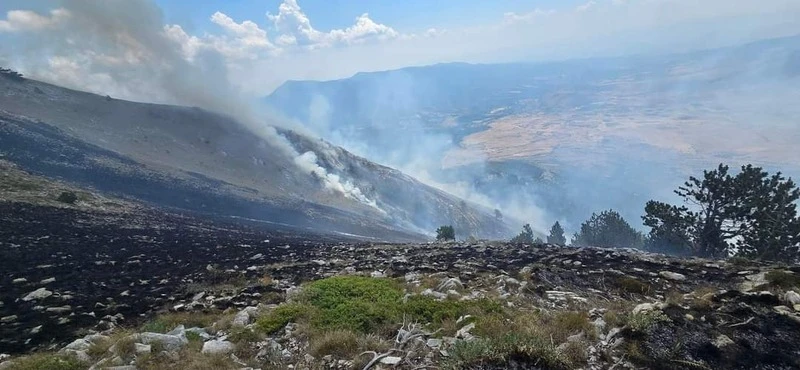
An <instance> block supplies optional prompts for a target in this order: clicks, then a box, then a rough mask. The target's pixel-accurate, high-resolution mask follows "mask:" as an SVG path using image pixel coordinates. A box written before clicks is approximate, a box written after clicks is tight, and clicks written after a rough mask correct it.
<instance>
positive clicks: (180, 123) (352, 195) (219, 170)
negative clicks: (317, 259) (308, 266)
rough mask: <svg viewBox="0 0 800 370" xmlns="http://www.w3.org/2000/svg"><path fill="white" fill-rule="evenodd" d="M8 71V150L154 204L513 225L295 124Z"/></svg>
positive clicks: (16, 157) (348, 226) (381, 220)
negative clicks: (246, 121) (252, 124)
mask: <svg viewBox="0 0 800 370" xmlns="http://www.w3.org/2000/svg"><path fill="white" fill-rule="evenodd" d="M260 129H262V130H263V132H265V133H271V134H270V135H257V134H256V133H254V132H253V130H252V129H246V128H245V127H244V126H242V125H240V124H239V122H237V121H236V120H234V119H233V118H231V117H227V116H224V115H220V114H216V113H213V112H208V111H205V110H203V109H200V108H191V107H180V106H168V105H157V104H143V103H134V102H129V101H123V100H118V99H114V98H112V97H103V96H99V95H95V94H90V93H85V92H80V91H74V90H69V89H65V88H62V87H58V86H54V85H50V84H46V83H42V82H38V81H35V80H30V79H11V78H5V77H0V156H1V157H3V159H5V160H9V161H12V162H14V163H16V164H18V165H20V166H21V167H22V168H24V169H26V170H29V171H32V172H34V173H36V174H40V175H45V176H51V177H58V178H62V179H65V180H68V181H71V182H75V183H78V184H83V185H86V186H91V187H94V188H96V189H98V190H100V191H104V192H108V193H113V194H116V195H122V196H126V197H132V198H136V199H140V200H143V201H146V202H149V203H152V204H155V205H159V206H165V207H170V208H175V209H184V210H189V211H193V212H199V213H207V214H213V215H215V216H216V217H238V218H246V219H251V220H255V221H257V222H261V223H263V224H264V225H270V224H275V225H277V224H280V225H283V226H291V227H294V228H297V229H299V230H304V229H305V230H308V229H312V230H314V231H315V232H327V233H338V234H345V235H350V236H355V237H359V238H363V239H366V240H424V239H426V238H428V237H430V235H431V233H433V231H434V230H435V229H436V227H438V226H440V225H445V224H453V225H454V226H455V227H456V230H458V231H460V235H459V236H460V237H462V238H463V237H466V236H468V235H470V234H474V235H476V236H483V237H492V238H499V237H505V236H508V235H509V234H510V233H511V229H510V228H509V227H508V226H507V225H506V224H504V222H503V221H502V220H501V219H499V218H497V217H496V216H495V214H494V210H493V209H490V208H486V207H482V206H478V205H476V204H474V203H471V202H466V201H463V200H461V199H459V198H457V197H455V196H453V195H450V194H448V193H446V192H443V191H441V190H437V189H434V188H432V187H430V186H426V185H424V184H422V183H420V182H419V181H417V180H415V179H414V178H412V177H410V176H407V175H405V174H403V173H401V172H400V171H397V170H394V169H392V168H389V167H386V166H381V165H377V164H375V163H372V162H370V161H369V160H367V159H365V158H362V157H358V156H355V155H353V154H351V153H349V152H347V151H345V150H343V149H342V148H339V147H336V146H334V145H331V144H329V143H327V142H325V141H322V140H319V139H313V138H310V137H307V136H304V135H301V134H299V133H296V132H292V131H289V130H286V129H273V128H268V127H267V126H266V125H264V126H263V127H261V128H260Z"/></svg>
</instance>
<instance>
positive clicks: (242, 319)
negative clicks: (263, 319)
mask: <svg viewBox="0 0 800 370" xmlns="http://www.w3.org/2000/svg"><path fill="white" fill-rule="evenodd" d="M257 312H258V308H256V307H252V306H250V307H245V308H244V309H243V310H241V311H239V312H238V313H237V314H236V316H235V317H234V318H233V323H232V325H233V326H235V327H242V326H247V325H250V323H251V322H252V321H253V317H254V316H255V315H256V313H257Z"/></svg>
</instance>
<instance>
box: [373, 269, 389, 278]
mask: <svg viewBox="0 0 800 370" xmlns="http://www.w3.org/2000/svg"><path fill="white" fill-rule="evenodd" d="M369 276H372V277H374V278H382V277H385V276H386V275H384V274H383V273H382V272H380V271H373V272H372V273H370V274H369Z"/></svg>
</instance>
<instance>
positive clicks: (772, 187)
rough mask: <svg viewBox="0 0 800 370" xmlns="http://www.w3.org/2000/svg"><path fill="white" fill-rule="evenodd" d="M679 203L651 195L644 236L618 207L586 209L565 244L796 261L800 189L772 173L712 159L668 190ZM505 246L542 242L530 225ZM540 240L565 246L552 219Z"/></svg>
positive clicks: (799, 248)
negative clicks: (710, 164) (672, 190)
mask: <svg viewBox="0 0 800 370" xmlns="http://www.w3.org/2000/svg"><path fill="white" fill-rule="evenodd" d="M675 194H677V195H678V196H679V197H680V198H682V200H683V203H684V204H683V205H672V204H668V203H664V202H660V201H656V200H651V201H649V202H647V204H646V205H645V208H644V211H645V214H644V216H642V221H643V223H644V225H645V226H647V227H649V228H650V231H649V232H648V233H647V234H643V233H641V232H639V231H637V230H636V229H634V228H633V227H632V226H631V225H630V224H629V223H628V222H627V221H626V220H625V219H624V218H623V217H622V216H621V215H620V214H619V213H618V212H616V211H614V210H607V211H603V212H601V213H599V214H598V213H593V214H592V216H591V217H590V218H589V219H588V220H586V221H585V222H583V223H582V224H581V227H580V230H578V232H577V233H575V234H574V235H573V237H572V242H571V245H573V246H596V247H606V248H639V249H644V250H647V251H652V252H659V253H666V254H673V255H681V256H699V257H705V258H723V257H730V256H741V257H747V258H757V259H764V260H786V261H793V260H798V259H800V218H798V215H797V200H798V199H799V198H800V189H798V187H797V185H796V184H795V183H794V181H793V180H792V179H791V178H786V177H784V176H783V175H782V174H781V173H780V172H778V173H776V174H770V173H768V172H767V171H764V169H762V168H760V167H755V166H752V165H746V166H742V167H741V170H740V171H738V173H736V174H733V173H731V171H730V168H729V167H728V166H726V165H723V164H720V165H719V166H718V167H717V168H716V169H714V170H706V171H703V175H702V176H701V177H694V176H691V177H690V178H689V180H688V181H686V182H685V183H684V184H683V186H680V187H678V189H677V190H675ZM511 242H512V243H529V244H535V243H537V242H543V241H542V240H541V239H537V238H535V237H534V234H533V231H532V229H531V227H530V225H525V226H524V227H523V230H522V232H521V233H520V234H519V235H517V236H516V237H514V238H513V239H512V240H511ZM547 242H548V243H551V244H560V245H566V238H564V237H563V228H561V225H560V224H559V223H558V222H556V223H555V224H554V225H553V228H552V229H551V230H550V235H549V236H548V237H547Z"/></svg>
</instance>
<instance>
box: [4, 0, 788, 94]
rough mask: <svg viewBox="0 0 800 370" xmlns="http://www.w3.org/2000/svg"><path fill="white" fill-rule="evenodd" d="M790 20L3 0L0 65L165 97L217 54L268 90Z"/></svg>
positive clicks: (472, 6)
mask: <svg viewBox="0 0 800 370" xmlns="http://www.w3.org/2000/svg"><path fill="white" fill-rule="evenodd" d="M364 14H368V16H364ZM799 32H800V1H798V0H702V1H697V0H492V1H489V0H482V1H477V0H436V1H434V0H407V1H381V0H194V1H189V0H103V1H86V0H2V1H0V65H8V66H11V67H13V68H17V69H19V70H20V71H22V72H23V73H25V74H27V75H29V76H33V77H35V78H39V79H42V80H46V81H49V82H54V83H58V84H61V85H65V86H68V87H74V88H79V89H84V90H89V91H93V92H110V93H112V95H117V96H120V97H123V98H130V99H135V100H136V99H138V100H146V99H152V98H153V97H154V96H155V97H164V98H165V99H166V98H168V95H169V93H168V92H164V91H158V90H159V89H160V88H161V87H160V86H159V81H158V79H152V77H153V76H158V74H157V73H155V71H160V72H164V71H167V70H169V69H170V68H191V67H200V68H210V67H209V66H212V65H213V66H214V68H215V70H214V72H213V74H216V75H224V76H225V77H226V80H227V81H226V83H228V84H230V85H232V86H233V87H235V88H236V89H238V90H240V91H241V93H243V94H246V95H251V96H263V95H265V94H268V93H270V92H271V91H272V90H273V89H275V88H276V87H277V86H279V85H280V84H282V83H284V82H285V81H287V80H308V79H311V80H329V79H337V78H345V77H348V76H351V75H353V74H355V73H358V72H366V71H378V70H387V69H397V68H403V67H407V66H419V65H428V64H434V63H445V62H470V63H502V62H538V61H552V60H564V59H573V58H587V57H604V56H620V55H630V54H663V53H671V52H682V51H689V50H697V49H706V48H715V47H720V46H728V45H735V44H739V43H745V42H750V41H755V40H759V39H764V38H770V37H780V36H788V35H794V34H797V33H799ZM178 65H180V66H179V67H177V66H178ZM151 79H152V80H151Z"/></svg>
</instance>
